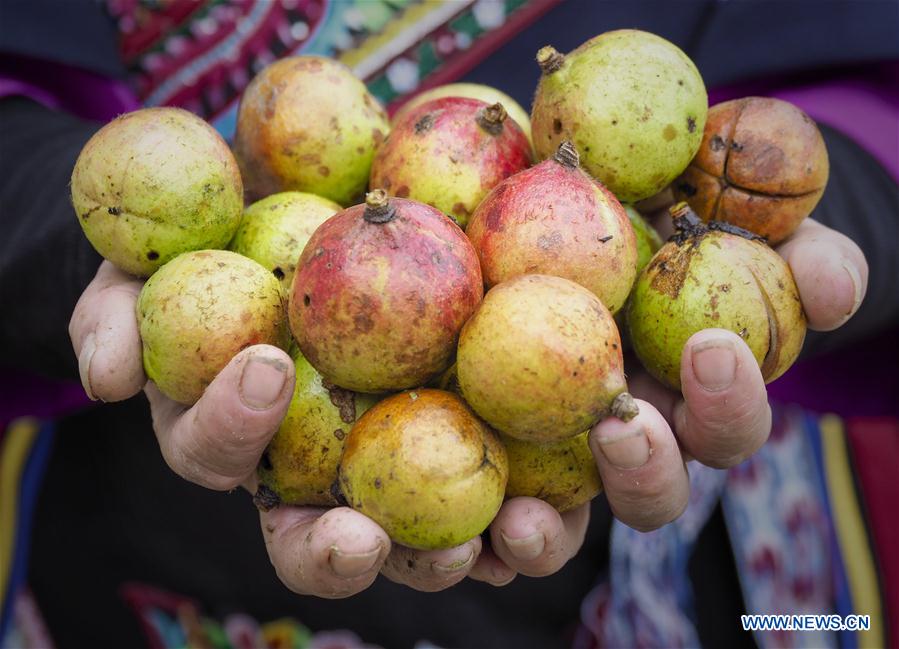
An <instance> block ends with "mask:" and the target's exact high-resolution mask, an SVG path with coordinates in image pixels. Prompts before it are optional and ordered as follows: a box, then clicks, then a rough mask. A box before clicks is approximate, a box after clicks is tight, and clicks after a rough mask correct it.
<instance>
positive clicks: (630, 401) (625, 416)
mask: <svg viewBox="0 0 899 649" xmlns="http://www.w3.org/2000/svg"><path fill="white" fill-rule="evenodd" d="M610 411H611V414H612V416H613V417H617V418H618V419H620V420H621V421H624V422H628V421H630V420H631V419H633V418H634V417H636V416H637V415H639V414H640V408H639V407H638V406H637V402H636V401H634V398H633V397H632V396H631V395H630V393H628V392H622V393H621V394H619V395H618V396H617V397H615V400H614V401H612V407H611V409H610Z"/></svg>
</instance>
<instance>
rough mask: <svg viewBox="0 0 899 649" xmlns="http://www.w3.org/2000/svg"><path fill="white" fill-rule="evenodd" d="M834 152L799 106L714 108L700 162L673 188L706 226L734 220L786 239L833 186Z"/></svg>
mask: <svg viewBox="0 0 899 649" xmlns="http://www.w3.org/2000/svg"><path fill="white" fill-rule="evenodd" d="M829 170H830V165H829V162H828V158H827V147H826V146H825V144H824V139H823V138H822V137H821V133H820V131H819V130H818V127H817V126H816V125H815V123H814V122H813V121H812V120H811V119H810V118H809V117H808V116H807V115H806V114H805V113H803V112H802V111H801V110H799V109H798V108H796V107H795V106H794V105H793V104H790V103H789V102H786V101H781V100H780V99H773V98H768V97H747V98H745V99H734V100H732V101H727V102H724V103H722V104H717V105H716V106H714V107H712V108H711V109H710V110H709V119H708V122H707V123H706V127H705V133H704V135H703V138H702V145H701V146H700V148H699V152H698V153H697V155H696V158H695V159H694V160H693V162H692V163H691V164H690V166H689V167H688V168H687V170H686V171H685V172H684V173H683V175H682V176H681V177H680V178H678V179H677V181H676V182H675V183H674V185H673V187H674V190H675V197H676V198H677V199H678V200H686V201H687V202H689V203H690V206H691V207H692V208H693V209H694V210H696V213H697V214H698V215H699V216H700V218H702V220H704V221H710V220H717V221H727V222H728V223H732V224H734V225H737V226H739V227H741V228H745V229H746V230H749V231H751V232H754V233H755V234H758V235H760V236H763V237H767V239H768V241H769V242H770V243H771V244H772V245H774V244H777V243H780V242H781V241H783V240H784V239H786V238H787V237H788V236H790V234H792V233H793V231H795V230H796V228H797V227H798V226H799V224H800V223H801V222H802V220H803V219H804V218H805V217H806V216H808V215H809V214H810V213H811V211H812V210H813V209H814V208H815V205H817V204H818V201H819V200H820V199H821V196H822V195H823V194H824V187H825V185H827V177H828V174H829Z"/></svg>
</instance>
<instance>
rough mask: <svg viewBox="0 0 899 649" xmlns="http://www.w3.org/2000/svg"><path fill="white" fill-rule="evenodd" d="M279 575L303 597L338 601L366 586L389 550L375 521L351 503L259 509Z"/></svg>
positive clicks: (272, 560)
mask: <svg viewBox="0 0 899 649" xmlns="http://www.w3.org/2000/svg"><path fill="white" fill-rule="evenodd" d="M260 520H261V522H262V534H263V537H264V538H265V546H266V549H267V550H268V555H269V558H270V559H271V562H272V565H273V566H274V567H275V572H276V573H277V575H278V578H279V579H280V580H281V581H282V582H283V583H284V585H285V586H287V587H288V588H289V589H290V590H292V591H294V592H295V593H299V594H301V595H315V596H316V597H326V598H329V599H336V598H340V597H349V596H350V595H355V594H356V593H358V592H360V591H363V590H365V589H366V588H368V587H369V586H370V585H371V584H372V582H373V581H374V580H375V578H376V577H377V576H378V571H379V570H380V569H381V566H382V564H383V563H384V560H385V559H386V558H387V555H388V553H389V552H390V539H389V538H388V537H387V534H386V533H385V532H384V530H382V529H381V528H380V527H379V526H378V525H377V524H376V523H375V522H374V521H372V520H371V519H369V518H367V517H366V516H363V515H362V514H360V513H359V512H355V511H353V510H352V509H349V508H347V507H337V508H334V509H319V508H313V507H284V506H282V507H276V508H275V509H272V510H271V511H268V512H260Z"/></svg>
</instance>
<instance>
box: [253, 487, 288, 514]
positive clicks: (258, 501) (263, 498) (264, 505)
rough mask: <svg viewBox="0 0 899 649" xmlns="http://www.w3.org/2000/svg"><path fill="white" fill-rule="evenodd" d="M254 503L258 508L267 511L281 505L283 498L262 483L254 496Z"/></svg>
mask: <svg viewBox="0 0 899 649" xmlns="http://www.w3.org/2000/svg"><path fill="white" fill-rule="evenodd" d="M253 504H254V505H256V508H257V509H258V510H260V511H263V512H267V511H270V510H272V509H274V508H275V507H277V506H278V505H280V504H281V498H280V497H278V494H276V493H275V492H274V491H272V490H271V489H269V488H268V487H266V486H265V485H264V484H260V485H259V488H258V489H257V490H256V495H255V496H253Z"/></svg>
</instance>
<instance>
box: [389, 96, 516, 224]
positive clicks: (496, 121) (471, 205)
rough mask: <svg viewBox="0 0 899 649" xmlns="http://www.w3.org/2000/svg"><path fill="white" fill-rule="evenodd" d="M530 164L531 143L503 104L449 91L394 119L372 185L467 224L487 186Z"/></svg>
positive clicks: (485, 193)
mask: <svg viewBox="0 0 899 649" xmlns="http://www.w3.org/2000/svg"><path fill="white" fill-rule="evenodd" d="M530 164H531V144H530V142H529V141H528V139H527V137H526V136H525V134H524V131H522V130H521V127H520V126H519V125H518V124H516V123H515V122H514V121H513V120H510V119H507V114H506V110H505V108H504V107H503V105H502V104H499V103H497V104H493V105H488V104H485V103H484V102H482V101H478V100H477V99H468V98H465V97H444V98H442V99H434V100H432V101H429V102H426V103H424V104H421V105H419V106H416V107H414V108H412V109H411V110H410V111H409V112H408V113H406V114H405V115H404V116H403V118H402V119H400V120H398V121H396V122H395V123H394V125H393V131H392V132H391V133H390V137H388V138H387V141H386V142H384V144H383V145H382V146H380V147H379V148H378V152H377V154H376V156H375V160H374V162H373V163H372V168H371V186H372V187H383V188H384V189H385V190H387V192H388V193H389V194H391V195H393V196H400V197H408V198H412V199H414V200H417V201H421V202H422V203H427V204H428V205H433V206H434V207H436V208H437V209H439V210H441V211H442V212H444V213H445V214H449V215H451V216H452V217H453V218H454V219H456V221H457V222H458V223H459V225H460V226H461V227H463V228H464V227H465V226H466V224H467V223H468V219H469V217H470V215H471V213H472V212H474V210H475V208H476V207H477V206H478V203H480V202H481V200H482V199H483V198H484V196H486V195H487V192H489V191H490V190H491V189H492V188H493V187H494V186H495V185H496V184H497V183H499V182H500V181H501V180H503V179H504V178H508V177H509V176H511V175H512V174H514V173H517V172H519V171H522V170H524V169H527V168H528V166H529V165H530Z"/></svg>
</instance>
